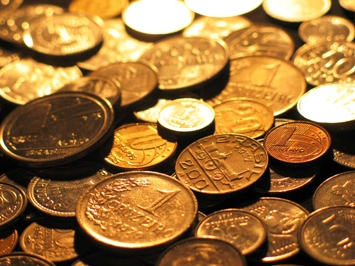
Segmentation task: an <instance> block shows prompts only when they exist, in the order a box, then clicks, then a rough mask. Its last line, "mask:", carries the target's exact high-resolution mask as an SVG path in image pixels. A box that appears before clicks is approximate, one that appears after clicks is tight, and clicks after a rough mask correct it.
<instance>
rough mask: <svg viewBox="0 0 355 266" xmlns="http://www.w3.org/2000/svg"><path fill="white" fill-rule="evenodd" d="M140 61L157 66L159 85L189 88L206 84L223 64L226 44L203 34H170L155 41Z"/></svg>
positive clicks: (220, 70)
mask: <svg viewBox="0 0 355 266" xmlns="http://www.w3.org/2000/svg"><path fill="white" fill-rule="evenodd" d="M139 60H140V61H142V62H144V63H146V64H148V65H153V66H155V67H156V68H157V69H158V80H159V89H160V90H164V91H170V92H171V91H176V90H192V89H196V87H201V86H203V85H206V84H208V83H209V82H211V80H213V78H215V77H217V76H218V75H219V74H220V73H221V72H222V70H223V69H224V68H225V67H227V63H228V61H229V54H228V50H227V45H226V44H225V43H224V42H223V41H221V40H214V39H210V38H203V37H190V38H187V37H172V38H167V39H165V40H162V41H160V42H157V43H155V45H154V46H153V47H152V48H151V49H149V50H148V51H146V52H145V53H144V54H143V55H142V56H141V58H140V59H139Z"/></svg>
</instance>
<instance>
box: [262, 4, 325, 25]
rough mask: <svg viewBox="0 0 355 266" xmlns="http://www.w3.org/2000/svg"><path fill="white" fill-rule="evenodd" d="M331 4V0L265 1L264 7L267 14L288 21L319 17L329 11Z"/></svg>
mask: <svg viewBox="0 0 355 266" xmlns="http://www.w3.org/2000/svg"><path fill="white" fill-rule="evenodd" d="M331 5H332V1H331V0H313V1H309V0H291V1H284V0H264V1H263V9H264V11H265V12H266V14H268V15H269V16H271V17H273V18H275V19H278V20H282V21H286V22H302V21H305V20H311V19H315V18H319V17H321V16H323V15H324V14H325V13H327V12H328V11H329V9H330V7H331Z"/></svg>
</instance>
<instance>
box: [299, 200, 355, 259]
mask: <svg viewBox="0 0 355 266" xmlns="http://www.w3.org/2000/svg"><path fill="white" fill-rule="evenodd" d="M354 221H355V209H354V208H352V207H348V206H342V207H329V208H323V209H320V210H318V211H315V212H313V213H311V214H310V215H309V217H308V218H307V220H305V221H304V223H303V225H302V226H301V228H300V232H299V241H300V245H301V247H302V249H303V250H304V251H305V252H306V253H307V254H308V255H309V256H310V257H311V258H313V259H314V260H316V261H318V262H320V263H324V264H327V265H355V246H354V245H353V242H352V239H354V238H355V231H354V228H355V222H354Z"/></svg>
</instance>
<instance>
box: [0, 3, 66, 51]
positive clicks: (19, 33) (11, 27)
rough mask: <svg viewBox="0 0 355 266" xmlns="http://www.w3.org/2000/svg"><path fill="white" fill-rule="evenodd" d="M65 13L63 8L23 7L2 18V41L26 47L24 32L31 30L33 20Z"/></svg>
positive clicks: (0, 34)
mask: <svg viewBox="0 0 355 266" xmlns="http://www.w3.org/2000/svg"><path fill="white" fill-rule="evenodd" d="M63 12H64V9H63V8H61V7H59V6H54V5H46V4H37V5H35V4H32V5H31V4H30V5H23V6H21V7H19V8H17V9H16V10H15V11H14V12H12V13H11V14H10V15H8V16H7V17H1V18H0V39H2V40H4V41H6V42H8V43H11V44H14V45H17V46H20V47H21V46H24V43H23V35H24V31H25V30H27V29H28V28H29V26H30V23H31V20H33V19H35V18H37V17H39V16H52V15H54V14H57V15H60V14H62V13H63Z"/></svg>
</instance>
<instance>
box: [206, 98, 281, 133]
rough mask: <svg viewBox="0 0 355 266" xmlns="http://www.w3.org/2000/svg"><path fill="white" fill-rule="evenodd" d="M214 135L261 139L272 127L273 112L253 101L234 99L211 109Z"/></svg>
mask: <svg viewBox="0 0 355 266" xmlns="http://www.w3.org/2000/svg"><path fill="white" fill-rule="evenodd" d="M213 109H214V111H215V117H216V118H215V124H216V126H215V127H216V130H215V133H216V134H224V133H237V134H241V135H245V136H247V137H250V138H258V137H262V136H263V135H264V134H265V133H266V132H267V131H268V130H269V129H270V128H271V127H272V126H273V125H274V114H273V111H272V110H271V109H270V108H268V107H267V106H266V105H265V104H263V103H260V102H258V101H256V100H254V99H247V98H236V99H233V100H229V101H225V102H222V103H220V104H218V105H215V106H214V107H213Z"/></svg>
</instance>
